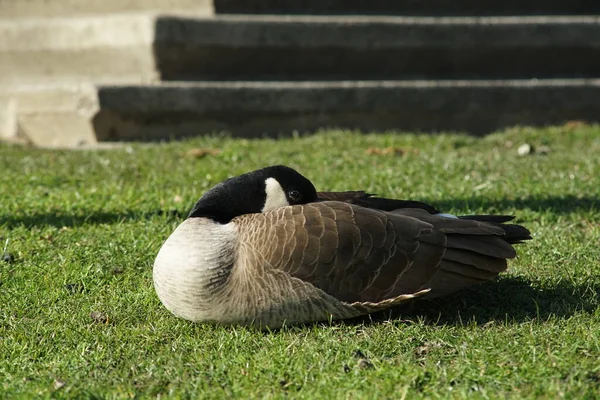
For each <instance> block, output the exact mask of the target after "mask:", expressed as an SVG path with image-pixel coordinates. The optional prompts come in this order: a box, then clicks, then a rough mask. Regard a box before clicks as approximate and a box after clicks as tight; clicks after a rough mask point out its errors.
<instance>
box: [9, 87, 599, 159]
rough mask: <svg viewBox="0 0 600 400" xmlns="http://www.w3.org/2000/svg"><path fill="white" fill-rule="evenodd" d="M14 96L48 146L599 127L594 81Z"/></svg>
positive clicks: (38, 140) (23, 130)
mask: <svg viewBox="0 0 600 400" xmlns="http://www.w3.org/2000/svg"><path fill="white" fill-rule="evenodd" d="M12 99H13V103H16V104H13V105H12V107H13V112H14V114H13V115H12V118H13V120H14V124H13V125H14V130H15V131H16V132H17V133H18V136H20V137H22V138H26V139H27V140H28V141H29V142H31V143H33V144H36V145H40V146H55V147H76V146H82V145H86V146H89V145H93V144H95V143H97V142H102V141H131V140H141V141H151V140H164V139H165V138H180V137H186V136H195V135H199V134H205V133H210V132H218V131H228V132H231V133H232V134H233V135H235V136H244V137H257V136H262V135H264V134H270V135H279V134H284V135H285V134H290V133H291V132H300V133H304V132H311V131H315V130H317V129H320V128H322V127H339V128H347V129H360V130H363V131H368V132H371V131H383V130H389V129H396V130H404V131H440V130H459V131H467V132H470V133H473V134H482V133H487V132H490V131H493V130H495V129H498V128H502V127H506V126H513V125H516V124H520V125H547V124H558V123H562V122H565V121H570V120H579V121H587V122H599V121H600V79H564V80H478V81H469V80H457V81H452V80H450V81H339V82H181V83H162V84H155V85H120V86H92V85H72V86H47V87H37V88H36V87H30V88H28V90H25V89H21V90H20V91H19V92H18V93H16V94H13V95H12ZM0 104H2V99H1V98H0ZM1 115H2V113H0V116H1ZM9 125H10V124H8V123H7V122H6V121H0V127H2V126H9ZM3 135H4V136H10V135H11V132H5V133H4V134H3ZM12 135H13V136H16V135H15V132H12Z"/></svg>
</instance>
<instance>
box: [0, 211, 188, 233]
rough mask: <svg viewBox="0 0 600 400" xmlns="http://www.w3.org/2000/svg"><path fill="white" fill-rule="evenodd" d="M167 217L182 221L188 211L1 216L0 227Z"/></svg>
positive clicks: (112, 221) (76, 224)
mask: <svg viewBox="0 0 600 400" xmlns="http://www.w3.org/2000/svg"><path fill="white" fill-rule="evenodd" d="M162 215H164V216H166V217H167V218H169V219H181V220H183V218H185V217H186V215H187V211H185V212H184V211H179V210H156V211H147V212H134V211H125V210H124V211H123V212H122V213H105V212H97V211H89V212H86V211H85V210H82V211H81V212H79V213H77V214H67V213H63V212H60V211H57V212H56V213H53V214H50V213H46V214H44V213H33V214H28V215H0V227H6V228H8V229H12V228H15V227H17V226H25V227H26V228H31V227H34V226H37V227H43V226H54V227H56V228H62V227H65V226H66V227H69V228H70V227H75V226H81V225H84V224H92V225H93V224H115V223H122V222H125V221H127V220H141V219H146V218H151V217H154V216H162Z"/></svg>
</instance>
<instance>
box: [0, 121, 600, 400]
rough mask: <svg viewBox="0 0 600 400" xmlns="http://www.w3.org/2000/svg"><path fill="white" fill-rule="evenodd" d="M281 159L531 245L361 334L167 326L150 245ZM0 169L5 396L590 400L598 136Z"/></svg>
mask: <svg viewBox="0 0 600 400" xmlns="http://www.w3.org/2000/svg"><path fill="white" fill-rule="evenodd" d="M523 143H530V144H533V145H534V146H537V147H538V148H540V146H548V147H549V150H550V152H549V153H547V154H541V153H539V154H530V155H527V156H523V157H521V156H519V155H517V148H518V147H519V146H520V145H521V144H523ZM389 147H391V148H392V149H391V150H389V149H388V150H387V151H386V150H382V149H386V148H389ZM193 149H219V150H220V152H219V153H218V154H208V155H205V156H199V154H198V153H201V151H199V150H196V152H195V153H194V151H191V150H193ZM275 163H284V164H287V165H290V166H292V167H294V168H296V169H298V170H299V171H300V172H301V173H303V174H304V175H305V176H307V177H308V178H309V179H311V180H312V181H313V182H314V183H315V186H316V187H317V188H318V189H330V190H345V189H358V188H362V189H366V190H368V191H370V192H374V193H378V194H379V195H385V196H392V197H400V198H413V199H418V200H424V201H428V202H431V203H432V204H434V205H436V206H437V207H438V208H440V209H442V210H443V211H446V212H451V213H482V212H497V213H511V214H515V215H517V222H518V223H521V224H524V225H526V226H527V227H528V228H529V229H530V230H531V231H532V233H533V237H534V239H533V240H532V241H531V242H529V243H527V244H525V245H521V246H520V247H519V248H518V252H519V257H518V259H516V260H514V261H513V262H512V263H511V264H510V269H509V271H508V272H507V273H506V274H503V275H502V277H501V278H500V279H498V280H497V281H496V282H491V283H487V284H484V285H481V286H478V287H475V288H473V289H469V290H466V291H463V292H460V293H458V294H456V295H454V296H451V297H449V298H445V299H439V300H436V301H420V302H416V303H414V304H412V305H411V306H407V307H405V308H401V309H399V310H396V311H395V312H394V313H391V314H390V313H387V314H384V315H374V316H372V318H371V319H369V318H365V319H361V320H354V321H348V322H342V323H334V324H332V325H328V324H316V325H308V326H300V327H289V328H285V329H282V330H279V331H274V332H266V333H265V332H259V331H256V330H253V329H251V328H241V327H215V326H209V325H202V324H193V323H189V322H187V321H183V320H180V319H177V318H175V317H173V316H172V315H170V314H169V312H168V311H167V310H166V309H164V308H163V307H162V306H161V304H160V302H159V300H158V298H157V297H156V295H155V293H154V289H153V287H152V262H153V259H154V257H155V255H156V253H157V251H158V249H159V247H160V245H161V243H162V242H163V241H164V240H165V239H166V237H167V236H168V235H169V234H170V232H171V231H172V230H173V229H174V228H175V227H176V226H177V224H178V223H179V222H181V220H182V218H184V217H185V214H186V212H187V211H188V210H189V208H190V207H191V206H192V205H193V203H194V202H195V201H196V199H197V198H198V197H199V196H200V195H201V194H202V193H203V192H204V190H206V189H207V188H209V187H211V186H212V185H214V184H215V183H217V182H219V181H221V180H223V179H224V178H226V177H228V176H232V175H236V174H239V173H243V172H246V171H249V170H253V169H256V168H258V167H261V166H264V165H267V164H275ZM0 171H1V174H0V236H2V238H3V239H2V241H1V242H0V243H1V245H2V248H0V251H1V250H2V249H3V247H4V244H5V243H6V242H7V241H8V245H7V249H6V251H7V252H8V253H11V254H12V255H14V257H15V260H14V262H12V263H8V262H2V261H0V398H31V397H34V396H36V397H38V396H39V397H46V398H50V397H52V398H73V397H77V398H126V397H142V398H146V397H158V396H159V395H160V397H161V398H165V396H173V397H180V398H197V397H200V396H205V397H212V398H214V397H225V396H227V397H230V396H236V397H240V398H251V397H259V398H263V397H267V398H282V397H286V396H289V397H293V398H311V399H312V398H352V399H356V398H415V397H419V396H422V397H433V398H438V397H441V398H446V397H458V398H460V397H472V396H475V397H476V398H498V397H506V396H512V397H528V398H533V397H543V398H556V397H558V396H564V397H566V398H598V396H600V307H599V306H600V299H599V294H600V178H599V176H600V127H590V126H583V125H581V124H577V123H572V124H570V125H567V126H564V127H559V128H549V129H543V130H533V129H528V128H518V129H517V128H515V129H511V130H508V131H506V132H502V133H498V134H494V135H490V136H488V137H486V138H484V139H477V138H472V137H467V136H460V135H439V136H425V135H409V134H400V135H399V134H381V135H360V134H355V133H344V132H335V131H329V132H322V133H320V134H317V135H313V136H310V137H304V138H290V139H283V140H279V141H275V140H266V139H265V140H239V139H237V140H233V139H229V138H226V137H211V138H199V139H194V140H190V141H184V142H179V143H170V144H154V145H143V144H140V145H133V146H131V147H125V148H123V149H119V150H110V151H72V152H68V151H48V150H35V149H26V148H20V147H12V146H7V145H0Z"/></svg>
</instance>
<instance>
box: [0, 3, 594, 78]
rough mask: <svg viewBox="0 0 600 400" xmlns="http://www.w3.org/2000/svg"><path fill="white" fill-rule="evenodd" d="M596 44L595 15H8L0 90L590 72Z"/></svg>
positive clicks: (0, 49) (0, 42)
mask: <svg viewBox="0 0 600 400" xmlns="http://www.w3.org/2000/svg"><path fill="white" fill-rule="evenodd" d="M599 50H600V17H486V18H483V17H481V18H479V17H478V18H472V17H452V18H450V17H443V18H431V17H418V18H416V17H364V16H363V17H359V16H354V17H349V16H342V17H339V16H338V17H332V16H327V17H325V16H312V17H307V16H252V17H248V16H217V17H205V16H204V17H203V16H197V17H195V18H182V17H178V16H177V15H171V16H165V15H157V14H153V13H134V14H111V15H107V16H87V17H78V18H42V19H37V18H33V19H19V20H12V19H11V20H3V21H0V59H2V62H1V63H0V86H2V85H14V84H16V83H21V82H23V83H45V82H48V81H65V82H78V81H82V80H87V81H92V82H106V81H109V82H110V81H114V82H115V83H123V82H131V83H140V84H143V83H150V82H154V81H157V80H159V79H163V80H206V79H210V80H253V79H256V80H268V79H276V80H314V79H322V80H331V79H407V78H413V79H432V78H440V79H445V78H477V79H484V78H492V77H498V78H531V77H540V76H545V77H578V76H579V77H581V76H589V77H593V76H598V75H599V74H600V51H599ZM66 60H68V62H65V61H66ZM517 60H518V62H516V61H517Z"/></svg>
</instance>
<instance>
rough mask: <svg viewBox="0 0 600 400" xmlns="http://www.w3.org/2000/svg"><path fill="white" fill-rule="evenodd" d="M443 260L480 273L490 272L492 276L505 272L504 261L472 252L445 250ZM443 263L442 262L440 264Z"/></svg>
mask: <svg viewBox="0 0 600 400" xmlns="http://www.w3.org/2000/svg"><path fill="white" fill-rule="evenodd" d="M443 260H444V261H451V262H455V263H459V264H461V265H466V266H470V267H475V268H477V269H480V270H482V271H486V272H491V273H494V274H498V273H500V272H502V271H504V270H506V259H504V258H497V257H491V256H488V255H485V254H479V253H474V252H472V251H464V250H458V249H447V250H446V253H445V254H444V259H443ZM444 261H442V263H443V262H444Z"/></svg>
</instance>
